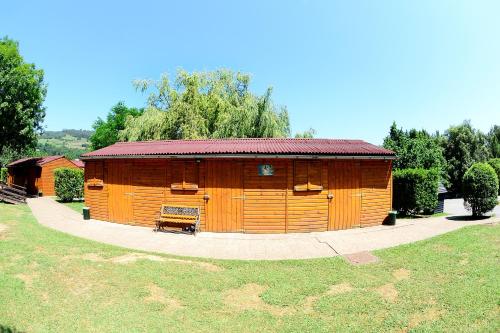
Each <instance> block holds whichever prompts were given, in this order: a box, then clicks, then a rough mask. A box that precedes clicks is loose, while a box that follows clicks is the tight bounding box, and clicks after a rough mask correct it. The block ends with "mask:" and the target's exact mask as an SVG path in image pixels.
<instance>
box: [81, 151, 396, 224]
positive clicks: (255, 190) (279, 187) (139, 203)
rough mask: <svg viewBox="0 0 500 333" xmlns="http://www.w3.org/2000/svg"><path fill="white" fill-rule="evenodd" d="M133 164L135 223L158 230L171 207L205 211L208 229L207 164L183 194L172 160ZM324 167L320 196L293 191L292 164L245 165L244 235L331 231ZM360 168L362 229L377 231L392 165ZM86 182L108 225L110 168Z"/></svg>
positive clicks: (91, 170)
mask: <svg viewBox="0 0 500 333" xmlns="http://www.w3.org/2000/svg"><path fill="white" fill-rule="evenodd" d="M131 162H132V165H133V166H132V170H133V175H132V177H131V179H132V191H133V210H132V211H133V216H132V217H131V219H130V220H131V222H130V223H132V224H137V225H144V226H153V225H154V223H155V222H154V219H155V217H156V215H157V212H158V211H159V208H160V206H161V204H162V203H171V204H178V205H187V206H197V207H200V208H201V230H205V229H206V221H207V218H206V202H205V200H204V199H203V196H204V194H205V193H208V192H209V189H208V188H206V184H207V180H206V177H207V175H206V170H207V168H206V162H205V161H203V160H202V161H201V162H200V163H199V168H198V173H199V180H198V183H199V184H198V190H197V191H193V190H191V191H179V190H172V189H171V188H170V185H171V182H172V174H171V169H170V168H169V161H168V160H162V159H136V160H132V161H131ZM99 163H100V165H101V166H99ZM320 163H321V184H322V186H323V189H322V190H321V191H304V192H297V191H294V190H293V183H294V179H293V177H294V175H293V161H292V160H279V159H273V160H251V161H250V160H244V161H243V187H244V191H243V193H244V196H245V200H244V202H243V205H244V210H243V217H242V218H243V229H244V232H249V233H260V232H262V233H284V232H310V231H325V230H327V229H328V227H329V223H328V220H329V209H331V207H329V205H330V201H329V200H328V199H327V196H328V193H329V163H331V162H329V161H326V160H322V161H320ZM359 163H360V168H361V171H360V174H361V175H360V177H361V179H360V183H361V189H360V190H359V192H361V197H360V198H361V213H360V215H361V216H360V218H359V220H360V223H359V226H360V227H364V226H370V225H378V224H381V223H382V222H383V220H384V218H385V217H386V216H387V212H388V211H389V210H390V209H391V205H392V177H391V162H390V161H380V160H369V161H368V160H366V161H360V162H359ZM258 164H272V165H273V167H274V176H259V175H258ZM94 177H95V178H99V179H102V180H103V182H104V186H103V187H88V186H87V185H88V184H87V182H88V180H89V179H91V178H94ZM85 181H86V184H85V199H86V205H87V206H89V207H90V208H91V216H92V218H96V219H100V220H108V218H109V213H108V212H109V207H108V187H109V186H112V185H111V184H107V176H106V167H105V163H102V162H97V161H88V162H87V163H86V165H85ZM348 185H349V184H348ZM351 185H352V184H351ZM349 186H350V185H349ZM346 193H347V192H346ZM350 194H351V195H352V194H355V195H356V200H359V199H357V198H358V197H357V195H358V192H356V191H354V192H353V193H350ZM211 199H213V198H211ZM348 199H349V198H347V197H345V198H343V200H344V201H348ZM337 205H339V204H337ZM287 213H288V214H287ZM330 214H331V213H330ZM339 216H340V217H341V216H342V215H339ZM337 218H339V217H337ZM356 219H357V217H356ZM354 226H356V225H354ZM330 227H331V225H330ZM345 227H346V228H347V227H349V226H347V225H346V226H345Z"/></svg>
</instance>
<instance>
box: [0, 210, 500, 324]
mask: <svg viewBox="0 0 500 333" xmlns="http://www.w3.org/2000/svg"><path fill="white" fill-rule="evenodd" d="M0 253H1V254H2V255H1V256H0V304H1V306H0V331H2V328H3V329H4V330H7V329H13V330H14V329H17V330H19V331H28V332H47V331H59V332H72V331H78V332H82V331H83V332H84V331H93V332H97V331H99V332H101V331H102V332H124V331H126V332H129V331H132V332H160V331H171V332H176V331H180V332H200V331H201V332H236V331H243V332H259V333H262V332H310V331H313V332H327V331H329V332H331V331H349V332H381V331H395V332H399V331H406V330H413V331H415V332H417V331H418V332H430V331H435V332H441V331H448V332H464V331H468V332H478V331H483V332H484V331H486V332H495V331H497V332H498V331H499V330H500V319H499V318H500V306H499V293H500V265H499V255H498V254H499V253H500V226H499V225H495V226H491V225H489V226H475V227H468V228H464V229H461V230H459V231H456V232H453V233H449V234H446V235H443V236H440V237H437V238H434V239H431V240H428V241H423V242H419V243H415V244H411V245H406V246H400V247H397V248H393V249H389V250H383V251H378V252H376V255H377V256H379V257H380V258H381V261H380V262H379V263H377V264H371V265H365V266H352V265H350V264H348V263H346V262H345V261H344V260H343V259H342V258H331V259H318V260H297V261H272V262H264V261H223V260H199V259H191V258H179V257H172V256H164V255H157V254H154V255H153V254H146V253H139V252H134V253H135V254H134V255H131V253H133V251H130V250H126V249H123V248H118V247H114V246H108V245H103V244H100V243H96V242H92V241H87V240H83V239H80V238H76V237H73V236H68V235H66V234H63V233H60V232H57V231H53V230H51V229H47V228H45V227H43V226H40V225H39V224H38V223H36V221H35V220H34V218H33V216H32V215H31V213H30V211H29V208H28V207H26V206H10V205H4V204H0Z"/></svg>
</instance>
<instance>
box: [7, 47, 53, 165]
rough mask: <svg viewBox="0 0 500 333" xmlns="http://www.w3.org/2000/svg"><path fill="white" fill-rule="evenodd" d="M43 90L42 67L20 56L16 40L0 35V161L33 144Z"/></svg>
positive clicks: (38, 127) (39, 124) (38, 128)
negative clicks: (0, 36)
mask: <svg viewBox="0 0 500 333" xmlns="http://www.w3.org/2000/svg"><path fill="white" fill-rule="evenodd" d="M46 92H47V85H46V84H45V82H44V80H43V70H41V69H37V68H36V67H35V65H34V64H32V63H28V62H26V61H25V60H24V59H23V57H22V56H21V54H20V53H19V44H18V43H17V42H16V41H14V40H11V39H8V38H7V37H4V38H0V165H1V164H3V163H5V162H8V161H9V160H11V159H15V158H16V157H18V156H20V155H23V154H25V153H26V152H27V151H31V150H33V149H34V148H35V147H36V143H37V136H38V134H39V133H40V132H41V131H42V123H43V120H44V117H45V107H44V106H43V102H44V100H45V95H46Z"/></svg>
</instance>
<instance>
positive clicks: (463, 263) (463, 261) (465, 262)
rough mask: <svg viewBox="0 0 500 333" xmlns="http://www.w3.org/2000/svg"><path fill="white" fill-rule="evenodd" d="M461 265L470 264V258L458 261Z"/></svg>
mask: <svg viewBox="0 0 500 333" xmlns="http://www.w3.org/2000/svg"><path fill="white" fill-rule="evenodd" d="M458 263H459V264H460V265H461V266H466V265H468V264H469V258H464V259H462V260H460V261H459V262H458Z"/></svg>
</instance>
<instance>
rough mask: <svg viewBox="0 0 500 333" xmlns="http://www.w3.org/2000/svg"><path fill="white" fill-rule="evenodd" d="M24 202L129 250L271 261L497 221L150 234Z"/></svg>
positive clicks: (52, 221) (45, 216)
mask: <svg viewBox="0 0 500 333" xmlns="http://www.w3.org/2000/svg"><path fill="white" fill-rule="evenodd" d="M28 205H29V207H30V208H31V210H32V212H33V214H34V215H35V217H36V218H37V220H38V222H40V224H42V225H45V226H47V227H49V228H53V229H56V230H59V231H62V232H65V233H68V234H71V235H75V236H78V237H82V238H87V239H92V240H95V241H98V242H102V243H108V244H113V245H118V246H122V247H126V248H131V249H135V250H143V251H153V252H161V253H167V254H173V255H180V256H192V257H203V258H218V259H261V260H276V259H307V258H320V257H332V256H336V255H344V254H351V253H356V252H361V251H372V250H377V249H383V248H388V247H393V246H396V245H400V244H406V243H411V242H415V241H418V240H422V239H426V238H429V237H433V236H436V235H440V234H443V233H446V232H449V231H452V230H456V229H459V228H461V227H463V226H467V225H475V224H482V223H492V222H498V221H500V218H498V217H493V218H489V219H483V220H479V221H467V220H463V219H458V220H452V219H448V218H445V217H434V218H425V219H412V220H398V222H397V225H396V226H376V227H370V228H360V229H350V230H342V231H328V232H321V233H304V234H278V235H256V234H234V233H231V234H220V233H209V232H203V233H199V234H198V235H196V236H192V235H185V234H174V233H162V232H158V233H155V232H153V231H152V229H151V228H145V227H136V226H129V225H122V224H115V223H109V222H102V221H97V220H89V221H84V220H83V219H82V216H81V214H78V213H77V212H75V211H74V210H72V209H71V208H68V207H66V206H64V205H62V204H59V203H58V202H56V201H54V200H53V199H51V198H47V197H42V198H36V199H28ZM497 216H498V215H497Z"/></svg>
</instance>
